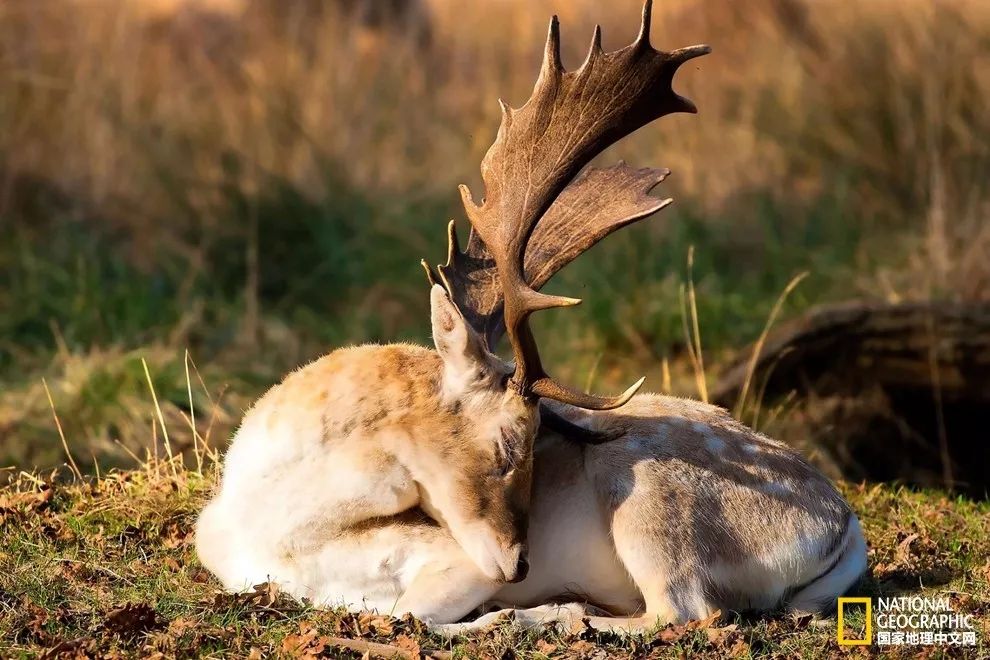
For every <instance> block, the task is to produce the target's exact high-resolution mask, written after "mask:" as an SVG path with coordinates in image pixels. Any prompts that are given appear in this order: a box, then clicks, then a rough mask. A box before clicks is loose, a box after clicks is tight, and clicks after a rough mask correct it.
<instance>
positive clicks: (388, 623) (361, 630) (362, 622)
mask: <svg viewBox="0 0 990 660" xmlns="http://www.w3.org/2000/svg"><path fill="white" fill-rule="evenodd" d="M357 628H358V634H359V635H361V636H362V637H365V636H367V635H368V634H369V633H370V634H372V635H382V636H385V637H388V636H389V635H391V634H392V631H393V630H394V627H393V624H392V619H391V618H390V617H387V616H382V615H381V614H375V613H374V612H361V613H360V614H359V615H358V619H357Z"/></svg>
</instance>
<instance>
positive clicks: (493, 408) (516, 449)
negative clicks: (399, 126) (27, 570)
mask: <svg viewBox="0 0 990 660" xmlns="http://www.w3.org/2000/svg"><path fill="white" fill-rule="evenodd" d="M650 14H651V3H650V2H649V1H647V2H646V4H645V6H644V9H643V21H642V25H641V28H640V33H639V36H638V37H637V38H636V40H635V41H634V42H633V43H632V44H631V45H629V46H627V47H626V48H623V49H622V50H619V51H616V52H612V53H605V52H603V51H602V48H601V30H600V29H599V28H596V29H595V33H594V36H593V38H592V41H591V47H590V50H589V51H588V55H587V58H586V59H585V61H584V63H583V64H582V65H581V66H580V68H578V69H577V70H576V71H573V72H567V71H564V68H563V66H562V65H561V61H560V33H559V26H558V22H557V18H556V17H554V18H553V19H552V21H551V23H550V30H549V35H548V37H547V43H546V49H545V53H544V59H543V65H542V68H541V70H540V75H539V78H538V80H537V81H536V86H535V88H534V90H533V93H532V95H531V97H530V99H529V100H528V101H527V102H526V103H525V104H524V105H523V106H522V107H521V108H518V109H514V108H511V107H509V106H508V105H507V104H505V103H501V102H500V103H501V107H502V123H501V125H500V126H499V130H498V135H497V136H496V139H495V142H494V144H493V145H492V146H491V148H490V149H489V150H488V153H487V154H486V155H485V157H484V160H483V161H482V164H481V173H482V179H483V180H484V184H485V199H484V201H483V202H482V204H481V205H480V206H479V205H477V204H476V203H475V202H474V200H473V199H472V196H471V193H470V191H469V190H468V189H467V187H466V186H461V198H462V201H463V204H464V208H465V211H466V214H467V217H468V220H469V221H470V224H471V235H470V237H469V239H468V244H467V249H466V250H465V251H462V250H461V248H460V246H459V244H458V241H457V236H456V232H455V229H454V223H453V222H451V223H450V225H449V229H448V258H447V264H446V265H444V266H439V267H438V268H437V269H436V271H434V270H433V269H431V268H429V267H428V266H426V264H425V263H424V267H425V268H426V271H427V275H428V277H429V279H430V281H431V283H433V285H434V287H433V293H432V303H433V330H434V336H435V337H436V338H437V350H438V351H439V353H440V354H441V356H442V357H443V359H444V379H443V388H444V392H445V396H448V397H453V398H456V399H457V400H460V401H461V402H462V405H464V407H465V408H464V409H465V410H478V411H480V412H481V415H480V416H478V417H477V419H478V420H479V421H478V428H479V429H481V430H483V432H482V434H481V437H482V438H484V440H485V441H487V442H488V443H490V444H491V445H492V447H493V449H492V451H491V452H490V453H491V454H492V456H499V457H501V458H499V459H497V460H495V459H493V461H494V462H492V465H491V468H492V471H490V472H489V473H488V474H499V473H500V471H502V470H506V468H507V467H508V466H510V465H511V466H512V467H511V469H509V470H508V471H505V476H504V477H503V478H502V479H501V480H500V481H499V480H493V479H492V478H489V477H485V478H481V479H479V481H478V483H477V489H476V491H477V492H476V495H477V497H479V498H483V499H484V500H485V502H486V503H487V505H488V506H487V509H486V512H487V515H488V516H490V517H491V518H490V520H493V521H504V523H505V524H504V525H501V524H499V525H496V529H499V530H501V531H500V532H499V535H500V536H502V538H500V539H497V540H496V541H493V542H492V543H495V544H496V545H501V546H502V547H505V548H510V549H511V550H510V551H509V553H508V554H509V556H510V558H511V556H512V555H515V556H517V557H519V558H524V550H523V539H525V532H526V524H527V511H528V508H529V506H528V505H529V490H530V482H531V474H532V469H531V465H532V445H533V442H534V438H535V434H536V431H537V427H538V423H539V412H538V411H539V408H538V405H537V403H538V401H539V399H541V398H548V399H554V400H556V401H559V402H562V403H564V404H569V405H573V406H578V407H581V408H586V409H592V410H605V409H610V408H616V407H618V406H621V405H623V404H624V403H626V402H627V401H628V400H629V399H630V398H631V397H632V396H633V395H634V394H635V392H636V391H637V390H638V388H639V386H640V385H641V384H642V382H643V380H642V379H640V380H639V382H637V383H636V384H634V385H633V386H632V387H630V388H629V389H628V390H626V391H625V392H624V393H622V394H621V395H619V396H614V397H602V396H595V395H591V394H586V393H584V392H579V391H576V390H574V389H571V388H568V387H566V386H564V385H561V384H560V383H558V382H557V381H555V380H554V379H552V378H551V377H550V376H549V375H548V374H547V372H546V371H545V369H544V368H543V365H542V363H541V360H540V355H539V351H538V350H537V343H536V339H535V338H534V336H533V333H532V332H531V330H530V328H529V317H530V315H531V314H533V313H534V312H536V311H539V310H544V309H551V308H554V307H568V306H572V305H576V304H578V303H579V302H580V300H576V299H574V298H566V297H562V296H551V295H546V294H542V293H539V291H538V290H539V288H540V287H541V286H542V285H543V284H544V283H546V281H547V280H548V279H549V278H550V277H551V276H552V275H553V274H554V273H555V272H557V271H558V270H559V269H560V268H562V267H563V266H564V265H566V264H567V263H569V262H570V261H571V260H573V259H574V258H575V257H577V256H578V255H579V254H581V253H582V252H584V251H586V250H587V249H589V248H590V247H591V246H592V245H594V244H595V243H597V242H598V241H599V240H601V239H602V238H604V237H605V236H606V235H608V234H609V233H611V232H613V231H615V230H616V229H618V228H620V227H623V226H626V225H628V224H630V223H631V222H634V221H635V220H638V219H640V218H643V217H646V216H648V215H650V214H652V213H653V212H655V211H657V210H659V209H660V208H662V207H664V206H666V205H667V204H668V203H670V201H671V200H669V199H660V198H657V197H653V196H650V195H648V194H647V193H648V192H649V191H650V190H651V189H652V188H653V187H654V186H655V185H656V184H658V183H659V182H660V181H662V180H663V178H664V177H665V176H666V175H667V171H666V170H654V169H640V170H637V169H633V168H630V167H627V166H626V165H625V164H623V163H620V164H619V165H617V166H615V167H611V168H604V169H596V168H587V169H585V167H586V166H587V165H588V163H589V162H590V161H591V160H592V159H593V158H594V157H595V156H597V155H598V154H599V153H601V151H602V150H603V149H605V148H606V147H607V146H609V145H610V144H612V143H614V142H616V141H618V140H619V139H621V138H622V137H624V136H625V135H628V134H629V133H631V132H633V131H635V130H636V129H638V128H640V127H642V126H644V125H645V124H647V123H649V122H651V121H653V120H654V119H657V118H659V117H662V116H663V115H666V114H670V113H673V112H696V110H695V107H694V105H693V104H692V103H691V102H690V101H689V100H687V99H685V98H683V97H681V96H678V95H677V94H675V93H674V91H673V90H672V88H671V81H672V79H673V76H674V72H675V71H676V70H677V68H678V67H679V66H680V65H681V64H683V63H684V62H686V61H687V60H689V59H691V58H694V57H698V56H700V55H704V54H705V53H707V52H709V48H708V47H707V46H692V47H689V48H682V49H679V50H676V51H672V52H661V51H657V50H655V49H654V48H653V47H652V46H651V45H650V41H649V32H650ZM582 169H584V172H582ZM503 331H504V332H505V333H506V334H507V335H508V339H509V343H510V344H511V347H512V354H513V357H514V364H513V365H512V366H511V367H509V366H506V365H504V364H502V363H501V361H499V360H498V359H497V358H495V357H494V356H493V355H492V353H491V352H490V350H493V349H494V346H495V344H496V342H497V341H498V339H499V337H500V336H501V335H502V333H503ZM486 411H487V414H488V419H495V420H500V421H497V422H494V423H493V422H485V421H484V420H485V419H486V418H485V416H484V413H485V412H486ZM498 461H502V462H501V463H499V462H498ZM469 552H470V549H469ZM505 563H506V561H505V560H502V561H501V564H503V565H504V564H505ZM523 563H524V562H522V561H519V565H520V566H522V565H523ZM503 568H504V567H503ZM521 570H522V569H520V571H521ZM520 571H516V572H515V574H514V575H510V573H512V571H505V570H503V573H504V576H505V577H506V578H508V579H514V578H518V577H519V574H520Z"/></svg>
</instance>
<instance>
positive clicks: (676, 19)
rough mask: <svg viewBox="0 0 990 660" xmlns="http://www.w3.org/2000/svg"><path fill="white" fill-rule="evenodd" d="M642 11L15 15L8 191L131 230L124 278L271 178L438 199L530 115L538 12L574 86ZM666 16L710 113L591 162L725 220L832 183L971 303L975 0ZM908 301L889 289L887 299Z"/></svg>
mask: <svg viewBox="0 0 990 660" xmlns="http://www.w3.org/2000/svg"><path fill="white" fill-rule="evenodd" d="M339 4H340V5H341V6H342V5H345V4H346V3H339ZM411 4H412V5H419V4H420V3H411ZM639 5H640V3H639V1H638V0H624V1H623V2H619V3H616V4H614V5H613V6H612V7H610V9H609V11H607V12H605V11H602V10H601V8H600V6H599V4H598V3H596V2H591V1H590V0H581V1H577V2H568V3H562V2H548V1H546V0H543V1H539V2H527V3H506V2H482V3H473V4H469V5H464V4H463V3H456V2H450V1H448V0H433V1H432V2H427V3H423V4H422V6H420V7H419V9H418V10H416V12H415V13H416V17H415V19H414V20H412V19H411V20H409V21H407V22H406V24H404V25H400V26H398V27H396V28H395V29H394V30H385V31H375V30H371V29H368V28H364V27H361V26H360V25H356V24H355V21H354V20H353V19H349V18H347V17H343V16H342V15H341V13H340V11H335V10H334V7H336V6H338V5H337V3H331V4H329V5H327V4H325V3H316V2H305V1H297V2H293V3H284V4H283V3H276V2H256V3H245V2H236V1H234V0H231V1H229V2H220V3H216V2H199V3H197V2H172V3H148V4H145V3H135V2H126V1H124V0H110V1H108V2H100V3H92V2H68V3H61V2H60V3H51V2H43V3H33V2H15V3H5V4H4V6H3V8H2V9H0V36H2V37H3V38H2V40H0V44H2V45H0V97H2V98H4V99H5V103H4V109H3V110H0V154H2V161H0V162H2V165H3V168H2V169H3V171H2V176H3V177H4V180H3V181H0V183H3V184H4V185H3V186H0V190H2V189H3V188H8V189H9V187H10V186H11V185H13V183H14V182H15V181H16V180H17V178H18V177H19V176H20V175H25V174H27V175H32V176H37V177H41V178H43V179H45V180H47V181H50V182H52V183H53V184H55V185H57V186H58V187H60V188H61V189H63V190H66V191H67V192H68V194H70V195H71V196H72V197H73V198H74V199H77V200H83V202H82V203H81V204H79V206H81V207H82V208H84V209H86V208H88V209H89V210H95V211H97V212H98V215H99V216H100V217H101V218H102V221H104V222H112V223H116V224H118V225H121V226H124V227H127V228H129V229H130V230H131V235H132V237H133V239H134V247H133V249H134V250H135V251H136V254H137V255H138V257H139V258H140V257H147V256H149V255H150V252H149V251H150V250H152V249H161V248H162V247H168V248H172V249H178V250H189V251H193V252H194V250H195V245H194V243H195V241H194V242H193V245H190V244H189V241H188V238H189V236H188V234H186V232H194V231H198V232H207V233H209V232H221V233H222V232H223V231H229V230H230V228H223V227H220V226H217V225H218V224H222V221H223V218H224V213H222V212H220V211H221V210H222V209H221V207H222V206H223V205H224V204H226V203H227V199H226V197H225V196H224V195H223V189H224V188H225V187H230V186H233V187H235V188H236V189H238V190H240V191H242V192H243V193H244V194H245V195H246V196H247V198H249V199H250V198H251V197H252V195H253V194H255V193H257V191H258V190H259V188H261V187H263V186H264V182H265V181H266V180H267V179H269V178H271V177H275V178H278V179H280V180H284V181H287V182H289V183H291V185H292V186H294V187H296V188H298V189H300V190H302V191H305V192H306V193H307V194H309V195H313V196H320V195H323V194H326V193H327V191H326V190H325V187H324V184H325V181H326V170H327V168H328V167H329V168H332V169H333V170H335V171H339V173H340V174H341V175H342V176H343V177H345V178H346V179H347V180H348V181H350V182H352V183H353V184H355V185H357V186H358V187H360V188H362V189H367V190H375V191H376V194H378V195H385V194H389V193H391V194H401V195H409V194H424V193H425V192H435V191H440V192H441V193H443V194H447V195H450V196H451V197H453V195H452V193H453V190H454V185H455V184H456V183H457V182H459V181H463V180H466V181H469V182H471V183H474V184H476V183H477V179H478V176H477V170H476V167H475V165H473V164H475V163H478V162H479V161H480V157H481V155H482V154H483V152H484V150H485V149H486V148H487V146H488V144H489V143H490V140H491V138H492V135H493V133H494V128H495V126H496V125H497V121H498V120H497V117H498V111H497V105H496V103H495V99H496V97H498V96H502V97H504V98H506V99H507V100H508V101H510V102H511V103H513V104H515V105H519V104H521V103H522V101H523V100H524V99H525V98H526V97H527V96H528V91H529V89H530V86H531V85H532V81H533V78H534V74H535V71H536V68H537V65H538V63H539V59H540V52H541V48H542V46H541V42H542V39H543V34H544V31H545V24H546V21H547V18H548V16H549V15H550V14H551V13H554V12H556V13H558V14H560V15H561V19H562V22H563V26H564V35H565V40H564V45H565V51H564V59H565V64H569V65H571V66H573V65H575V64H576V63H577V62H579V61H580V58H581V57H582V54H583V50H584V49H585V48H586V46H587V43H586V42H587V40H588V38H589V35H590V34H591V27H592V25H593V24H594V22H595V21H601V22H603V23H604V30H605V43H606V46H607V47H611V48H616V47H619V46H620V45H623V44H625V43H627V42H628V41H629V40H630V39H631V37H632V36H633V34H634V31H635V29H636V25H637V13H638V10H639ZM149 6H150V7H151V8H149ZM319 7H322V9H320V8H319ZM152 9H154V10H152ZM657 13H658V16H657V18H656V20H655V21H654V24H655V26H656V27H655V34H654V41H655V42H656V43H658V44H661V45H666V46H668V47H676V46H681V45H686V44H689V43H696V42H710V43H712V44H713V45H714V47H715V51H714V54H713V55H711V56H709V57H707V58H705V59H704V60H701V61H699V62H698V63H697V64H696V65H694V66H693V67H691V69H689V70H687V71H685V72H684V73H683V74H682V75H681V82H680V88H681V89H682V90H683V91H684V92H685V93H687V94H688V95H689V96H691V97H693V98H694V99H695V100H696V101H697V102H698V105H699V107H700V108H702V115H701V117H700V118H693V117H686V116H679V117H672V118H668V119H665V120H664V121H663V122H660V123H659V124H658V125H657V126H653V127H650V128H647V129H645V130H643V131H641V132H640V133H639V134H637V136H636V137H635V138H633V139H630V140H627V141H626V142H625V143H623V144H622V145H620V146H618V147H616V148H614V149H612V150H610V152H609V153H608V154H607V155H606V158H608V159H614V158H618V157H624V158H626V159H627V160H630V161H631V162H635V163H643V164H655V165H666V166H670V167H671V168H672V169H674V171H675V174H676V178H675V179H674V182H673V183H672V185H673V186H676V193H677V196H678V197H679V198H680V199H681V200H690V201H691V202H692V203H697V204H699V205H702V206H704V207H705V208H708V209H715V210H717V209H721V208H724V207H725V206H726V205H737V204H739V200H740V199H741V198H744V197H745V195H746V194H747V191H754V190H760V191H768V192H769V193H770V194H772V195H776V196H781V197H786V198H802V197H803V198H809V197H813V196H814V195H816V194H820V193H821V192H822V191H823V189H825V188H827V187H830V186H832V185H834V183H835V179H836V178H837V177H838V178H843V179H845V184H846V185H845V189H844V195H845V196H847V198H846V199H845V200H843V203H844V204H845V205H847V208H849V209H850V210H853V212H855V213H856V214H857V217H856V218H855V219H849V220H848V221H850V222H859V223H864V224H867V225H872V224H874V223H881V224H884V223H887V224H889V225H890V226H892V227H901V228H903V227H904V226H905V224H906V221H910V220H914V221H915V229H923V231H922V232H921V233H920V237H921V238H922V240H921V242H920V243H919V247H921V248H922V249H923V251H924V253H925V254H926V257H925V259H924V267H925V268H926V269H928V268H930V267H934V270H933V272H932V273H931V277H930V278H926V279H930V280H931V281H930V282H928V283H927V284H928V287H926V291H925V293H927V289H929V288H930V289H935V288H938V289H942V290H946V289H950V290H951V291H952V292H953V293H956V294H959V295H978V294H979V292H981V291H985V290H986V287H985V286H981V285H982V284H985V283H986V279H985V277H986V275H985V273H984V272H983V268H982V265H981V264H980V263H977V262H978V261H979V258H980V256H983V255H985V254H986V249H987V240H990V239H987V237H986V235H985V230H983V229H982V228H981V226H982V225H983V224H985V222H984V221H985V219H986V213H987V204H988V202H990V198H988V193H987V190H986V189H985V185H984V183H985V181H986V179H987V176H988V174H990V172H988V169H987V167H988V165H987V164H988V162H990V142H988V137H987V136H988V135H990V119H988V116H987V113H985V112H982V108H983V99H985V98H986V97H987V96H988V95H990V76H988V75H987V71H990V49H988V47H987V43H988V41H987V40H988V37H990V9H988V8H987V6H986V5H985V3H980V2H975V1H972V0H951V1H947V2H938V3H932V2H928V1H927V0H909V1H907V2H904V1H898V0H879V1H876V2H869V3H853V2H838V1H836V0H832V1H826V2H806V1H803V0H761V1H759V2H755V3H746V4H745V5H740V4H736V3H730V4H726V3H720V2H705V1H701V0H698V1H690V2H689V1H685V0H680V1H678V2H661V3H658V6H657ZM410 24H411V25H412V27H409V25H410ZM427 29H428V31H429V32H428V34H429V38H428V39H427V38H426V37H424V36H423V32H424V30H427ZM387 191H388V192H387ZM8 193H9V190H8ZM2 199H3V197H2V196H0V208H2ZM440 221H442V219H438V223H439V222H440ZM178 228H184V229H185V230H186V232H179V231H176V230H177V229H178ZM748 229H750V227H740V228H739V236H738V238H739V240H740V244H741V246H742V244H743V243H745V240H746V236H747V234H749V235H752V234H751V233H749V232H748V231H747V230H748ZM728 230H729V231H734V229H733V228H728ZM395 231H402V229H401V228H395ZM184 234H185V235H184ZM974 235H978V236H979V237H980V241H981V243H980V244H979V245H978V246H977V245H974V244H973V241H972V240H971V239H972V238H973V236H974ZM960 241H965V242H966V249H965V250H963V252H962V253H960V252H959V251H958V249H959V248H960V246H959V243H960ZM974 250H975V251H977V254H975V255H973V254H972V251H974ZM424 251H425V250H424ZM967 252H968V253H969V256H966V255H965V254H964V253H967ZM190 259H194V256H190ZM918 265H919V266H921V264H918ZM971 269H976V270H977V271H979V272H980V273H981V276H982V277H983V279H980V280H979V281H977V282H974V281H973V279H972V278H971V277H969V275H970V274H971V272H970V271H971ZM959 270H962V271H964V272H961V273H960V272H957V271H959ZM963 284H965V286H963ZM915 285H916V282H914V281H913V280H911V284H910V286H909V285H908V284H905V283H904V282H901V281H897V280H895V279H894V278H893V277H891V279H890V282H889V286H890V288H891V291H890V294H891V295H901V296H911V295H918V291H917V286H915Z"/></svg>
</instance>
